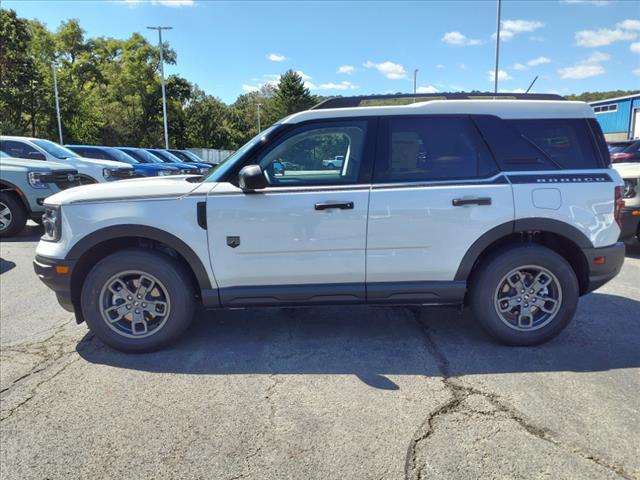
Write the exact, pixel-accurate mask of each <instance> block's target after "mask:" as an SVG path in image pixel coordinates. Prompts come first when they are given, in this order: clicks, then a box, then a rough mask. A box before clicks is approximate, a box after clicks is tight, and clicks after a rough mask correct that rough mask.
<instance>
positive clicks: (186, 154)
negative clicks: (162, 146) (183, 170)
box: [166, 149, 215, 167]
mask: <svg viewBox="0 0 640 480" xmlns="http://www.w3.org/2000/svg"><path fill="white" fill-rule="evenodd" d="M166 151H167V152H169V153H171V154H172V155H174V156H175V157H177V158H179V159H180V161H182V162H185V163H194V162H195V163H205V164H207V165H209V166H210V167H212V166H213V165H215V163H212V162H205V161H204V160H202V159H201V158H200V157H199V156H198V155H196V154H195V153H193V152H191V151H189V150H175V149H169V150H166Z"/></svg>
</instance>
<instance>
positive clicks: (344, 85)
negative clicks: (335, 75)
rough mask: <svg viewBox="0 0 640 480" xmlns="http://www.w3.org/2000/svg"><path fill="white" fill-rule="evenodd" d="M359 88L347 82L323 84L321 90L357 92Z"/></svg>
mask: <svg viewBox="0 0 640 480" xmlns="http://www.w3.org/2000/svg"><path fill="white" fill-rule="evenodd" d="M358 88H360V87H359V86H358V85H354V84H353V83H351V82H348V81H346V80H345V81H343V82H340V83H333V82H328V83H321V84H320V87H319V89H321V90H356V89H358Z"/></svg>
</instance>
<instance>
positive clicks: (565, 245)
mask: <svg viewBox="0 0 640 480" xmlns="http://www.w3.org/2000/svg"><path fill="white" fill-rule="evenodd" d="M523 243H536V244H539V245H542V246H545V247H547V248H549V249H551V250H553V251H555V252H556V253H558V254H559V255H561V256H562V257H563V258H564V259H565V260H567V262H568V263H569V264H570V265H571V267H572V268H573V270H574V272H575V274H576V278H577V279H578V283H579V285H580V294H581V295H583V294H584V293H586V292H587V288H588V283H589V265H588V263H587V259H586V257H585V255H584V253H583V249H586V248H593V243H592V242H591V240H589V238H588V237H587V236H586V235H585V234H584V233H582V232H581V231H580V230H578V229H577V228H576V227H574V226H572V225H569V224H567V223H564V222H561V221H559V220H554V219H549V218H526V219H520V220H515V221H513V222H506V223H503V224H501V225H498V226H496V227H494V228H492V229H491V230H489V231H487V232H486V233H484V234H483V235H482V236H481V237H480V238H478V239H477V240H476V241H475V242H474V243H473V244H472V245H471V247H469V249H468V250H467V252H466V253H465V255H464V257H463V258H462V261H461V262H460V266H459V267H458V270H457V271H456V275H455V280H465V281H468V280H469V279H470V278H471V277H472V276H473V273H474V271H475V270H476V268H477V267H478V265H479V264H480V263H481V261H482V260H483V259H484V258H486V257H487V256H488V255H490V254H492V253H493V252H495V251H496V250H498V249H500V248H506V247H507V246H508V245H514V244H523Z"/></svg>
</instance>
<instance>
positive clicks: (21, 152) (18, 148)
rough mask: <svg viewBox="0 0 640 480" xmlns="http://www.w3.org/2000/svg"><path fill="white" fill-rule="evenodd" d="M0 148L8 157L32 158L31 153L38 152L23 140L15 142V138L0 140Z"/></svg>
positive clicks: (35, 153)
mask: <svg viewBox="0 0 640 480" xmlns="http://www.w3.org/2000/svg"><path fill="white" fill-rule="evenodd" d="M0 150H2V151H3V152H5V153H7V154H8V155H9V156H10V157H15V158H31V159H34V160H35V158H34V157H33V155H37V154H39V153H40V152H38V150H36V149H35V148H33V147H32V146H30V145H28V144H26V143H24V142H16V141H15V140H0ZM40 155H42V154H40Z"/></svg>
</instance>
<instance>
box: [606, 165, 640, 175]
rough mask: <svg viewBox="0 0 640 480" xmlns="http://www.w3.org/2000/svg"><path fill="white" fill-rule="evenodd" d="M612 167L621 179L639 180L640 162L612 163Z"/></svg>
mask: <svg viewBox="0 0 640 480" xmlns="http://www.w3.org/2000/svg"><path fill="white" fill-rule="evenodd" d="M612 166H613V168H614V169H615V170H616V171H617V172H618V173H619V174H620V176H621V177H622V178H640V162H628V163H614V164H613V165H612Z"/></svg>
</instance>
